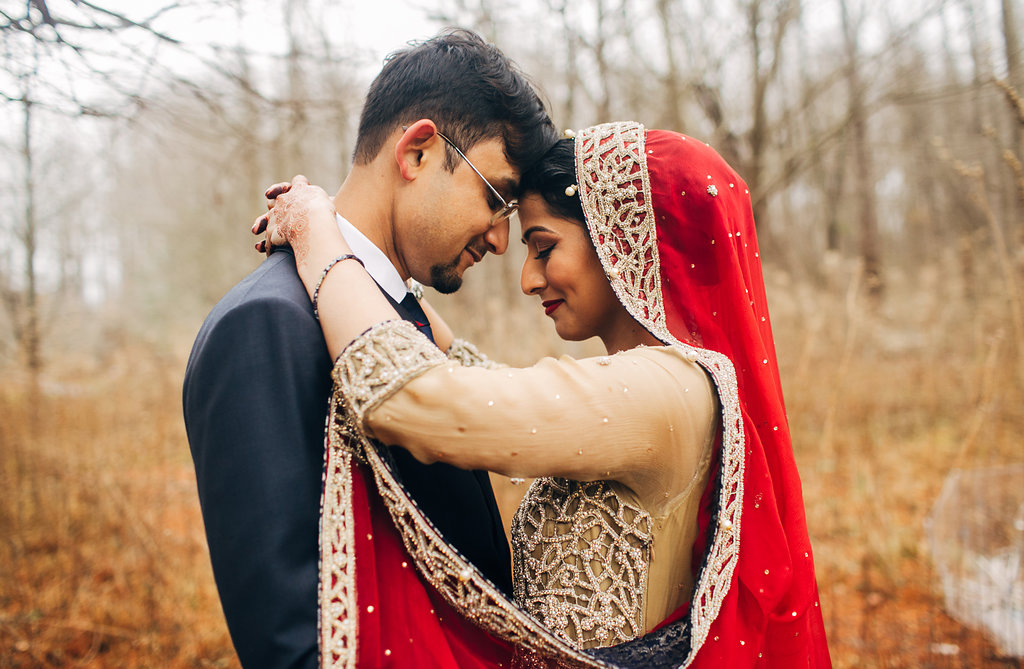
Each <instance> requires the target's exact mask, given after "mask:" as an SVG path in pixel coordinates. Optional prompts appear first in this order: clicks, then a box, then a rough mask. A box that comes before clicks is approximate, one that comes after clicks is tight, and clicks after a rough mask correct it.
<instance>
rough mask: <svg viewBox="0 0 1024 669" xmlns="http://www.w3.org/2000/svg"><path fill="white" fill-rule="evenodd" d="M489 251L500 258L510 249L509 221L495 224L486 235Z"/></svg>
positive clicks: (485, 239)
mask: <svg viewBox="0 0 1024 669" xmlns="http://www.w3.org/2000/svg"><path fill="white" fill-rule="evenodd" d="M484 241H485V242H487V250H488V251H490V252H491V253H493V254H494V255H497V256H500V255H501V254H502V253H504V252H505V251H506V250H507V249H508V219H507V218H506V219H505V220H503V221H500V222H498V223H495V224H494V225H492V226H491V227H490V228H488V229H487V232H485V233H484Z"/></svg>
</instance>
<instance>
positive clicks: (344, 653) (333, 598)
mask: <svg viewBox="0 0 1024 669" xmlns="http://www.w3.org/2000/svg"><path fill="white" fill-rule="evenodd" d="M346 413H347V412H345V411H344V410H343V409H339V407H338V401H337V399H335V398H332V399H331V408H330V412H329V413H328V424H327V426H328V427H327V430H326V432H327V434H326V442H327V444H326V445H327V448H326V449H325V453H324V457H325V460H326V463H325V469H324V483H323V497H322V498H321V501H320V570H319V571H320V583H319V589H318V596H319V600H320V601H319V604H320V607H319V609H320V610H319V615H320V617H319V619H318V624H317V627H318V633H319V635H320V644H319V646H320V648H319V651H320V666H322V667H339V668H343V669H353V668H354V667H355V666H356V644H357V642H358V639H359V636H358V634H357V630H356V587H355V586H356V574H355V555H353V550H354V548H355V536H354V531H355V527H354V524H353V519H352V469H351V467H352V458H353V453H352V451H351V450H349V448H348V446H347V444H348V443H349V438H350V436H351V434H352V433H351V427H352V426H351V421H349V420H347V419H346V418H344V416H345V415H346Z"/></svg>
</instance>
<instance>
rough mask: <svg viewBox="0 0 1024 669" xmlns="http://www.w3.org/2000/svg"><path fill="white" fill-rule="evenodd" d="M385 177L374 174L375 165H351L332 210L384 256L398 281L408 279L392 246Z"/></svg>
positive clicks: (391, 229) (389, 207)
mask: <svg viewBox="0 0 1024 669" xmlns="http://www.w3.org/2000/svg"><path fill="white" fill-rule="evenodd" d="M386 183H387V175H384V174H378V169H377V168H376V166H375V163H371V164H369V165H355V166H353V168H352V171H351V172H349V175H348V177H347V178H346V179H345V183H343V184H342V185H341V188H339V189H338V192H337V194H336V195H335V196H334V209H335V210H336V211H337V212H338V213H339V214H341V216H342V217H343V218H345V219H346V220H347V221H348V222H349V223H351V224H352V226H353V227H355V228H356V229H357V230H359V232H361V233H363V234H364V235H365V236H366V238H367V239H369V240H370V241H371V242H373V244H374V246H376V247H377V248H378V249H380V250H381V252H382V253H383V254H384V255H385V256H387V258H388V260H390V261H391V264H392V265H394V266H395V269H396V270H398V273H399V275H400V276H401V277H402V280H403V281H405V280H408V279H409V271H408V269H406V267H405V264H404V263H403V262H402V258H401V256H400V255H399V253H398V250H397V246H396V243H395V234H394V231H395V227H394V218H393V216H392V209H391V202H392V199H391V197H389V196H388V194H387V193H386V192H382V190H383V189H382V188H381V184H386Z"/></svg>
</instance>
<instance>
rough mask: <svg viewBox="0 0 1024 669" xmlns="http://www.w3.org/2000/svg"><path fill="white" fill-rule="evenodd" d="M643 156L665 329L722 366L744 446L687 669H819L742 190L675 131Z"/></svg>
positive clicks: (814, 601) (791, 475)
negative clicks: (720, 568)
mask: <svg viewBox="0 0 1024 669" xmlns="http://www.w3.org/2000/svg"><path fill="white" fill-rule="evenodd" d="M646 152H647V155H646V159H647V166H648V172H649V175H650V186H651V201H652V204H653V207H654V212H655V217H656V221H655V222H656V226H657V239H658V252H659V256H660V262H661V288H662V295H663V298H664V302H665V314H666V323H667V326H668V329H669V331H670V332H671V333H672V334H673V335H675V336H676V337H677V338H678V339H680V340H681V341H684V342H687V343H691V344H693V345H696V346H699V347H703V348H707V349H711V350H714V351H717V352H719V353H722V354H724V355H725V356H726V357H728V358H729V359H730V360H731V361H732V363H733V365H734V367H735V369H736V376H737V382H738V386H739V396H740V405H741V411H742V415H743V427H744V439H745V449H746V452H745V473H744V479H743V483H744V497H743V515H742V524H741V534H740V552H739V560H738V564H737V568H736V570H735V572H734V574H733V583H732V586H731V587H730V589H729V592H728V594H727V595H726V597H725V599H724V601H723V603H722V608H721V609H720V611H719V614H718V616H717V618H716V619H715V621H714V623H713V624H712V626H711V631H710V633H709V635H708V639H707V641H706V642H705V643H704V645H703V647H702V648H701V650H700V652H699V653H698V655H697V657H696V658H695V661H694V663H693V664H692V665H691V666H693V667H750V666H757V667H778V668H779V669H783V668H785V669H791V668H794V667H829V666H831V662H830V659H829V655H828V647H827V644H826V642H825V632H824V625H823V622H822V615H821V608H820V605H819V601H818V590H817V584H816V581H815V577H814V565H813V560H812V553H811V545H810V540H809V539H808V535H807V523H806V520H805V517H804V504H803V493H802V490H801V485H800V478H799V475H798V473H797V470H796V463H795V461H794V458H793V449H792V443H791V441H790V435H789V425H788V421H787V419H786V410H785V404H784V402H783V397H782V387H781V384H780V382H779V370H778V363H777V361H776V357H775V343H774V340H773V338H772V329H771V320H770V318H769V315H768V303H767V298H766V296H765V287H764V280H763V277H762V272H761V259H760V252H759V250H758V245H757V235H756V229H755V227H754V217H753V212H752V210H751V203H750V194H749V192H748V189H747V185H746V184H745V183H744V182H743V180H742V179H740V177H739V176H738V175H737V174H736V173H735V172H734V171H733V170H732V168H730V167H729V165H728V164H726V162H725V161H724V160H723V159H722V158H721V157H720V156H719V155H718V154H717V153H716V152H715V151H714V150H713V149H711V148H710V147H709V146H707V145H706V144H704V143H703V142H700V141H698V140H695V139H693V138H689V137H686V136H684V135H680V134H678V133H674V132H668V131H659V130H650V131H648V132H647V143H646ZM702 518H703V522H704V523H707V522H709V521H710V517H709V516H708V515H706V514H705V515H703V516H702ZM705 529H706V528H705Z"/></svg>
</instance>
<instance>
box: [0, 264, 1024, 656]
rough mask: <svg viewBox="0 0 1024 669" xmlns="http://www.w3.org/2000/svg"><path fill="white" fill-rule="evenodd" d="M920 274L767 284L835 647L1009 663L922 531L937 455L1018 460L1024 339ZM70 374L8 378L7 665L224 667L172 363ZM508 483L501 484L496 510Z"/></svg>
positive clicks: (996, 316)
mask: <svg viewBox="0 0 1024 669" xmlns="http://www.w3.org/2000/svg"><path fill="white" fill-rule="evenodd" d="M915 281H917V282H923V285H916V284H915V286H914V290H909V289H908V290H907V291H906V294H907V295H914V296H916V297H914V298H913V299H911V298H910V297H907V298H905V299H903V300H901V299H899V298H898V296H895V295H894V296H892V297H890V298H889V301H887V309H888V311H883V312H881V313H876V314H874V315H869V310H868V309H867V308H866V306H865V305H864V304H863V303H862V302H861V301H860V298H859V294H858V293H857V291H856V290H854V291H852V292H849V291H848V288H849V286H850V285H851V284H850V283H849V279H848V278H847V279H843V280H840V281H837V287H836V288H835V289H833V290H823V289H814V290H811V289H808V288H806V287H798V286H790V285H788V284H787V283H785V282H783V281H781V279H777V280H776V281H774V282H773V285H772V286H771V287H770V294H771V296H772V300H773V302H772V307H773V316H774V326H775V332H776V342H777V345H778V349H779V358H780V364H781V366H782V373H783V379H784V387H785V390H786V395H787V402H788V408H789V413H790V417H791V425H792V431H793V435H794V443H795V448H796V451H797V457H798V460H799V464H800V467H801V472H802V475H803V481H804V494H805V498H806V501H807V513H808V521H809V525H810V528H811V534H812V540H813V542H814V545H815V557H816V563H817V568H818V578H819V583H820V586H821V592H822V606H823V608H824V611H825V616H826V624H827V625H828V631H829V635H830V642H831V648H832V654H833V658H834V661H835V664H836V666H837V667H1005V666H1019V663H1016V662H1015V661H1013V660H1009V659H1007V658H1000V657H998V654H997V653H996V651H995V649H994V647H993V646H992V645H991V644H990V643H989V642H988V641H987V640H986V639H985V637H984V636H983V635H982V634H980V633H979V632H976V631H972V630H969V629H966V628H964V627H962V626H961V625H959V624H958V623H956V622H955V621H954V620H952V619H951V618H949V617H948V616H947V615H946V614H945V613H944V612H943V610H942V606H941V601H940V597H939V595H938V594H937V592H936V590H935V588H934V580H935V575H934V573H933V571H932V569H931V567H930V566H929V559H928V555H927V552H926V548H925V546H924V542H923V537H924V533H923V522H924V519H925V517H926V516H927V514H928V512H929V510H930V508H931V505H932V504H933V502H934V500H935V498H936V496H937V494H938V492H939V489H940V487H941V486H942V482H943V480H944V477H945V476H946V474H947V473H948V472H949V470H950V468H951V467H953V466H955V465H957V464H959V465H960V466H965V467H974V466H990V465H998V464H1003V463H1008V462H1013V461H1020V460H1021V459H1022V451H1021V447H1020V442H1019V435H1020V434H1021V433H1022V432H1024V391H1022V383H1021V378H1022V377H1021V371H1020V364H1019V362H1018V361H1019V359H1020V355H1019V352H1018V351H1017V350H1016V349H1017V347H1018V346H1019V345H1020V342H1017V341H1014V337H1013V335H1012V334H1011V326H1010V323H1009V321H1008V319H1007V318H1006V317H1005V315H1004V314H1005V309H1002V308H1001V306H1000V304H1001V298H992V299H991V300H989V301H985V300H975V301H970V302H969V301H967V300H965V299H963V298H957V296H956V295H955V294H954V295H951V294H950V292H949V290H948V289H947V288H944V287H942V286H938V285H933V284H930V283H929V282H928V277H927V276H923V278H922V277H916V278H915ZM895 290H896V289H894V292H895ZM992 294H998V291H992ZM843 295H848V297H849V298H850V299H849V300H846V301H844V299H843ZM915 300H916V301H915ZM75 365H77V366H76V367H68V366H62V367H56V366H54V367H53V368H51V371H50V372H49V374H48V376H47V382H46V383H44V385H43V392H42V394H41V395H40V396H39V397H38V398H32V397H30V394H29V393H28V391H27V390H26V388H27V384H25V383H24V382H23V380H22V379H19V378H18V377H17V375H16V374H14V375H12V374H10V373H8V374H7V375H6V376H5V382H4V384H3V388H2V390H0V416H2V417H3V418H2V419H0V488H2V489H3V490H4V503H3V505H2V506H0V539H2V541H0V667H65V666H83V667H101V666H102V667H107V666H117V667H211V666H212V667H227V666H237V660H236V659H235V657H234V654H233V651H232V649H231V644H230V641H229V639H228V636H227V633H226V629H225V626H224V622H223V617H222V615H221V612H220V607H219V604H218V601H217V597H216V591H215V589H214V586H213V582H212V577H211V574H210V568H209V562H208V558H207V555H206V552H205V542H204V539H203V533H202V525H201V519H200V516H199V510H198V503H197V500H196V494H195V486H194V479H193V474H192V467H191V461H190V458H189V455H188V448H187V445H186V442H185V438H184V430H183V427H182V425H181V419H180V403H179V399H178V397H179V395H178V392H179V384H180V374H181V371H182V369H183V360H182V359H181V356H180V355H175V356H170V357H162V356H156V355H153V354H152V353H148V352H146V351H145V350H135V351H129V350H121V351H118V352H116V353H114V354H113V355H112V357H111V358H110V359H108V360H104V361H102V363H100V362H97V363H91V364H90V363H85V362H76V363H75ZM33 410H34V412H35V414H36V420H35V422H34V423H33V420H32V413H33ZM522 492H523V488H521V487H517V488H512V487H510V486H507V485H504V486H502V487H500V488H499V495H500V496H501V497H502V499H503V501H504V504H505V505H506V507H510V506H512V505H514V503H515V497H516V495H517V494H521V493H522ZM942 644H945V645H942ZM954 649H955V652H954ZM940 650H941V651H944V652H945V653H953V654H943V652H940Z"/></svg>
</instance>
